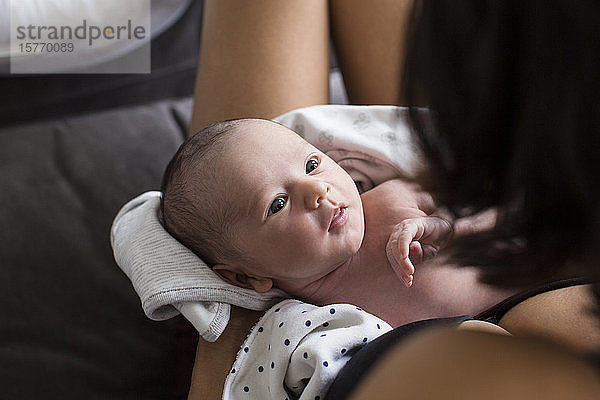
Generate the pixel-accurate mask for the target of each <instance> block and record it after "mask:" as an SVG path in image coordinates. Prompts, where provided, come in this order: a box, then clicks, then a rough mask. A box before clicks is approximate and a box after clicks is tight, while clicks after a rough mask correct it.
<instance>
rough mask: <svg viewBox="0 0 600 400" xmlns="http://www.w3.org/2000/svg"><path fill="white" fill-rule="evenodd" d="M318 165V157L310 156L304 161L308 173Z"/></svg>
mask: <svg viewBox="0 0 600 400" xmlns="http://www.w3.org/2000/svg"><path fill="white" fill-rule="evenodd" d="M318 166H319V159H318V158H317V157H311V158H310V160H308V161H307V162H306V173H307V174H310V173H311V172H313V171H314V170H315V169H317V167H318Z"/></svg>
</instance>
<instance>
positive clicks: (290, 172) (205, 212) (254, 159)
mask: <svg viewBox="0 0 600 400" xmlns="http://www.w3.org/2000/svg"><path fill="white" fill-rule="evenodd" d="M162 191H163V194H164V197H163V215H164V222H165V227H166V229H167V230H168V231H169V232H170V233H171V234H172V235H173V236H174V237H175V238H176V239H178V240H179V241H180V242H182V243H183V244H184V245H186V246H187V247H188V248H190V249H191V250H192V251H194V252H195V253H196V254H197V255H198V256H200V257H201V258H202V259H203V260H205V261H206V262H207V263H208V264H209V265H210V266H211V267H212V268H213V270H214V271H215V272H216V273H217V274H218V275H219V276H221V278H222V279H224V280H225V281H227V282H229V283H232V284H234V285H237V286H240V287H245V288H251V289H254V290H255V291H257V292H259V293H262V292H266V291H268V290H269V289H271V287H273V286H277V287H279V288H280V289H282V290H284V291H286V292H287V293H289V294H290V295H292V296H294V297H296V298H300V299H303V300H305V301H310V302H312V303H315V304H329V303H333V302H348V303H353V304H356V305H360V306H361V307H363V308H365V309H366V310H367V311H370V312H373V313H374V314H377V315H379V316H380V317H382V318H384V319H386V320H387V321H388V322H390V324H392V325H397V324H402V323H406V322H410V321H412V320H415V319H419V318H420V317H425V318H432V317H436V316H438V315H437V314H439V316H447V315H451V314H453V313H458V314H466V313H474V312H476V311H481V310H483V309H484V308H485V307H487V306H489V305H492V304H493V303H494V302H495V301H496V300H500V299H501V298H503V297H502V296H504V294H502V295H498V293H495V292H494V293H492V292H493V291H483V292H482V291H481V290H479V289H480V288H479V287H477V288H475V289H476V292H477V293H483V294H480V295H475V296H473V295H472V294H470V293H469V292H468V289H472V288H473V287H472V286H473V285H477V283H476V278H475V275H473V273H472V272H469V274H470V275H468V276H466V275H465V273H464V272H459V271H465V270H463V269H461V270H455V271H457V272H450V271H448V269H444V268H443V267H438V268H429V269H426V270H424V271H423V274H424V275H423V277H424V283H423V285H422V286H419V285H417V286H418V288H419V290H418V293H419V294H420V296H418V297H415V296H412V297H408V296H407V295H406V291H402V290H401V287H402V285H398V283H397V280H396V279H395V277H397V278H399V279H400V280H401V282H403V283H404V286H405V287H410V286H412V284H413V276H414V272H415V269H414V264H419V263H421V262H422V261H423V260H426V259H429V258H432V257H433V256H434V255H435V254H436V252H437V250H438V249H439V248H440V246H443V245H444V244H445V243H446V241H447V240H448V239H449V238H450V236H451V235H452V234H453V224H451V223H450V222H449V221H448V220H447V219H444V218H441V217H435V216H432V215H431V214H432V213H433V212H434V211H435V205H434V203H433V201H432V199H431V197H430V196H429V195H427V194H426V193H424V192H422V191H420V190H419V189H418V187H417V186H416V185H414V184H411V183H409V182H405V181H402V180H399V179H395V180H390V181H386V182H384V183H382V184H380V185H378V186H376V187H375V188H373V189H371V190H369V191H367V192H365V193H363V194H362V195H361V194H359V192H358V190H357V188H356V185H355V184H354V182H353V181H352V178H351V177H350V176H349V175H348V173H347V172H346V171H344V170H343V169H342V168H341V167H340V166H339V165H338V164H337V163H335V162H334V161H333V160H331V159H330V158H329V157H328V156H327V155H325V154H324V153H322V152H320V151H319V150H318V149H317V148H315V147H314V146H312V145H311V144H309V143H308V142H306V141H305V140H304V139H302V138H301V137H300V136H298V135H297V134H295V133H294V132H293V131H291V130H289V129H288V128H286V127H284V126H282V125H280V124H277V123H274V122H271V121H267V120H258V119H241V120H231V121H224V122H218V123H214V124H211V125H209V126H207V127H205V128H204V129H203V130H202V131H201V132H199V133H198V134H196V135H194V136H192V137H190V138H188V139H187V140H186V141H185V143H184V144H183V145H182V146H181V147H180V149H179V150H178V152H177V153H176V154H175V156H174V157H173V159H172V160H171V162H170V164H169V166H168V167H167V170H166V172H165V176H164V180H163V185H162ZM420 273H421V272H420ZM394 281H395V282H396V283H394ZM469 285H471V286H469ZM461 288H464V289H465V291H461ZM449 291H451V292H453V291H460V292H461V293H463V294H460V295H457V294H454V295H452V293H449ZM484 292H485V293H484ZM375 293H377V294H375ZM446 295H447V296H448V297H447V298H444V299H443V301H442V300H441V298H442V296H446ZM427 301H429V302H436V301H437V305H436V306H435V307H434V308H432V306H427V305H424V302H427ZM403 302H404V303H403ZM406 302H408V303H409V304H410V303H411V302H412V307H411V308H410V310H411V311H410V312H409V311H406V310H405V311H406V312H403V313H398V305H399V304H406ZM440 302H442V303H443V306H440V305H439V304H440ZM400 314H401V315H400ZM432 314H434V315H432Z"/></svg>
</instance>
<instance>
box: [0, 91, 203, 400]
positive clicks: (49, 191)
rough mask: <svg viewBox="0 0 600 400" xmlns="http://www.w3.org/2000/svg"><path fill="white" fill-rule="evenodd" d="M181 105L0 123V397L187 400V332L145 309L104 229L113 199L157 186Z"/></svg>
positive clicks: (184, 118) (181, 128)
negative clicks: (152, 318) (1, 125)
mask: <svg viewBox="0 0 600 400" xmlns="http://www.w3.org/2000/svg"><path fill="white" fill-rule="evenodd" d="M190 107H191V101H190V100H189V99H182V100H167V101H162V102H159V103H154V104H149V105H144V106H138V107H134V108H124V109H120V110H113V111H105V112H100V113H96V114H90V115H86V116H81V117H76V118H68V119H62V120H56V121H51V122H47V123H40V124H33V125H22V126H15V127H11V128H7V129H3V130H0V186H1V189H0V221H2V225H3V226H2V229H0V265H1V268H2V273H1V274H0V287H1V288H2V290H1V291H0V304H2V307H1V308H0V321H1V323H0V377H1V378H0V382H2V383H3V385H2V395H1V396H0V397H2V398H11V399H16V398H18V399H34V398H36V399H37V398H61V399H108V398H110V399H138V398H144V399H165V398H177V397H180V398H185V395H186V393H185V391H186V387H185V385H186V384H187V380H188V379H189V376H186V374H189V372H190V371H191V367H192V363H193V357H194V350H195V348H194V346H195V340H196V335H194V334H193V333H192V331H191V327H190V326H189V325H188V324H187V322H186V321H184V320H181V319H175V320H171V321H167V322H160V323H158V322H152V321H150V320H148V319H147V318H146V317H145V316H144V314H143V312H142V310H141V307H140V303H139V299H138V297H137V295H136V294H135V292H134V290H133V288H132V286H131V283H130V282H129V281H128V279H127V278H126V277H125V275H124V274H123V273H122V272H121V271H120V269H119V268H118V267H117V266H116V264H115V262H114V260H113V258H112V251H111V248H110V245H109V228H110V224H111V222H112V219H113V217H114V215H115V214H116V212H117V211H118V209H119V208H120V206H121V205H123V204H124V203H125V202H126V201H128V200H129V199H131V198H132V197H133V196H135V195H137V194H139V193H141V192H144V191H146V190H151V189H158V188H159V186H160V180H161V177H162V172H163V170H164V168H165V166H166V164H167V162H168V160H169V159H170V157H171V156H172V154H173V153H174V152H175V151H176V149H177V147H178V145H179V144H180V143H181V141H182V140H183V137H184V135H185V132H186V126H187V123H188V118H189V113H190ZM178 355H182V356H183V357H184V358H183V359H178ZM180 372H183V375H182V374H180Z"/></svg>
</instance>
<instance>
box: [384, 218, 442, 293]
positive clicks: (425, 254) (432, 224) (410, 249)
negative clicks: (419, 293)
mask: <svg viewBox="0 0 600 400" xmlns="http://www.w3.org/2000/svg"><path fill="white" fill-rule="evenodd" d="M451 236H452V225H451V224H450V223H449V222H448V221H446V220H445V219H442V218H439V217H418V218H409V219H405V220H404V221H402V222H400V223H399V224H397V225H396V226H395V227H394V230H393V231H392V234H391V235H390V238H389V239H388V242H387V245H386V247H385V252H386V254H387V259H388V261H389V263H390V265H391V266H392V269H393V270H394V272H395V273H396V275H397V276H398V278H400V280H401V281H402V282H404V285H405V286H406V287H410V286H412V283H413V274H414V273H415V265H418V264H420V263H422V262H423V261H426V260H429V259H430V258H433V257H435V255H436V254H437V252H438V251H439V249H440V248H441V247H442V246H444V245H445V244H446V243H447V242H448V239H449V238H450V237H451Z"/></svg>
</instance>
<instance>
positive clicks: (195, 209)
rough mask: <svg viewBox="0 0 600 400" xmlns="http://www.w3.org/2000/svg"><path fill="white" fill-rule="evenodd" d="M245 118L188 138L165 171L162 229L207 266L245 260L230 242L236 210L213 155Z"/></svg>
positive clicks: (226, 183) (162, 186)
mask: <svg viewBox="0 0 600 400" xmlns="http://www.w3.org/2000/svg"><path fill="white" fill-rule="evenodd" d="M248 121H249V120H244V119H235V120H227V121H221V122H215V123H212V124H209V125H207V126H206V127H204V128H203V129H202V130H201V131H200V132H198V133H196V134H195V135H192V136H190V137H188V138H187V139H186V140H185V141H184V142H183V143H182V144H181V146H180V147H179V149H178V150H177V152H176V153H175V155H174V156H173V158H172V159H171V161H170V162H169V165H168V166H167V168H166V170H165V174H164V176H163V181H162V185H161V190H162V193H163V197H162V201H161V209H162V214H163V220H164V226H165V229H166V230H167V231H168V232H169V233H170V234H171V235H172V236H173V237H174V238H175V239H177V240H178V241H179V242H181V243H182V244H183V245H185V246H186V247H187V248H189V249H190V250H192V251H193V252H194V253H196V254H197V255H198V256H199V257H200V258H202V259H203V260H204V261H205V262H206V263H207V264H209V265H210V266H213V265H215V264H218V263H227V262H231V261H232V260H245V257H243V256H242V254H241V252H240V251H239V249H238V248H237V247H236V246H235V241H234V240H233V239H234V232H233V226H232V223H231V222H232V221H235V220H236V219H237V218H236V216H237V213H239V212H240V210H239V207H236V206H235V205H232V204H229V203H228V201H227V199H228V198H229V196H227V195H226V194H227V191H228V190H233V188H232V187H231V186H232V185H231V184H230V182H227V181H225V176H224V175H222V174H220V173H219V172H220V170H221V166H220V165H219V160H218V158H219V155H220V154H222V153H223V151H225V150H226V144H227V143H228V142H230V141H231V140H234V139H235V137H236V135H235V133H236V132H237V131H238V129H239V127H240V125H242V124H243V123H246V122H248Z"/></svg>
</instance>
